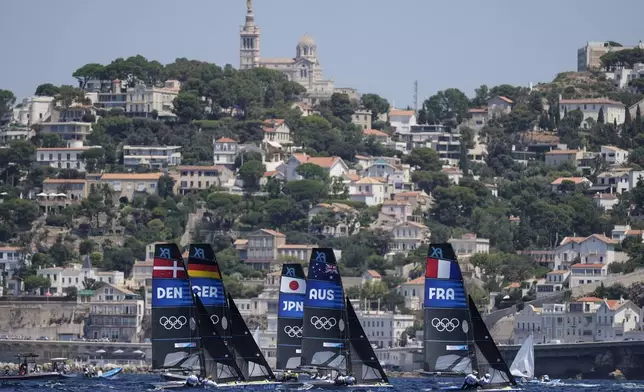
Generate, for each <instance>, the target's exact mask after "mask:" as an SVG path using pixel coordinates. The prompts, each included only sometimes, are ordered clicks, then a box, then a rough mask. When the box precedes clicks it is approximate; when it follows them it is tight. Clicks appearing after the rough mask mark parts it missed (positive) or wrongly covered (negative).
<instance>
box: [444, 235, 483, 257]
mask: <svg viewBox="0 0 644 392" xmlns="http://www.w3.org/2000/svg"><path fill="white" fill-rule="evenodd" d="M447 242H449V243H450V244H452V247H453V248H454V251H455V252H456V254H457V255H473V254H475V253H490V240H489V239H487V238H478V237H477V236H476V234H474V233H468V234H463V235H462V236H461V238H450V239H448V240H447Z"/></svg>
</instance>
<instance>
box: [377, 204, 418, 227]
mask: <svg viewBox="0 0 644 392" xmlns="http://www.w3.org/2000/svg"><path fill="white" fill-rule="evenodd" d="M380 213H381V214H385V215H389V216H391V217H393V218H394V219H396V220H398V221H401V222H405V221H407V220H408V219H409V217H410V216H412V215H413V214H414V209H413V207H412V205H411V203H410V202H409V201H407V200H385V202H384V203H382V207H380Z"/></svg>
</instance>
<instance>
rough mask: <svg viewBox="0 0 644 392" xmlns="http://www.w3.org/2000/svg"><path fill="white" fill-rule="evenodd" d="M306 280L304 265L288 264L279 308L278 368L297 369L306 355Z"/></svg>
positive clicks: (283, 267) (283, 277) (284, 272)
mask: <svg viewBox="0 0 644 392" xmlns="http://www.w3.org/2000/svg"><path fill="white" fill-rule="evenodd" d="M305 297H306V277H305V275H304V269H303V268H302V265H301V264H297V263H293V264H284V265H283V266H282V277H281V278H280V294H279V301H278V305H277V306H278V309H277V369H296V368H297V367H299V366H300V354H301V353H302V321H303V320H304V298H305Z"/></svg>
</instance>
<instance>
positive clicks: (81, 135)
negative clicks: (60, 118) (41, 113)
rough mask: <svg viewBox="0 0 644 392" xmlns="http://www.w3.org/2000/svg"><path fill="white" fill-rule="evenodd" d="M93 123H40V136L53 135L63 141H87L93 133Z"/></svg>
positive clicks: (38, 131)
mask: <svg viewBox="0 0 644 392" xmlns="http://www.w3.org/2000/svg"><path fill="white" fill-rule="evenodd" d="M92 125H93V124H92V123H88V122H76V121H70V122H46V123H40V124H39V126H38V128H37V133H38V134H43V133H52V134H54V135H58V137H60V138H61V139H63V140H80V141H85V139H86V138H87V136H89V135H90V134H91V133H92Z"/></svg>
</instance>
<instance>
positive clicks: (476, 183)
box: [0, 52, 644, 307]
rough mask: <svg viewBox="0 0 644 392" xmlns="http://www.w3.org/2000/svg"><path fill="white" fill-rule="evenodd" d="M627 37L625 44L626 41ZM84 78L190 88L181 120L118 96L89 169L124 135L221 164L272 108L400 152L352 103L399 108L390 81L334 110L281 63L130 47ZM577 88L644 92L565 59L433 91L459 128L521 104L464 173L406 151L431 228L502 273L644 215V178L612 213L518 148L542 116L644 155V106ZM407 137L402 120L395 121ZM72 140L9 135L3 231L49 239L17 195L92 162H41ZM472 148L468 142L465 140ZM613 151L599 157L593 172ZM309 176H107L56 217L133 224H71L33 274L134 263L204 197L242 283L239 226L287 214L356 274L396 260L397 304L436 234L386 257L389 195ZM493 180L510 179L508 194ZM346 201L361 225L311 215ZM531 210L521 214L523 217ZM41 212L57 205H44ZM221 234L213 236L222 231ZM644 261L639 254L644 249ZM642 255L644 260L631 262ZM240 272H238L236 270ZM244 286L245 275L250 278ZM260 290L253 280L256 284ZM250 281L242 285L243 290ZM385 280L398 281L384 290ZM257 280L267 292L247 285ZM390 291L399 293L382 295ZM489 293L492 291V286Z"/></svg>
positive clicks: (254, 136) (589, 141)
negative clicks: (154, 184) (498, 104)
mask: <svg viewBox="0 0 644 392" xmlns="http://www.w3.org/2000/svg"><path fill="white" fill-rule="evenodd" d="M620 53H621V52H620ZM73 76H74V77H76V78H77V79H78V82H79V86H80V87H83V86H84V85H85V84H86V83H87V82H88V81H90V80H94V79H97V80H100V81H101V86H102V88H108V87H109V83H110V81H111V80H112V79H114V78H119V79H122V80H126V81H127V82H128V83H129V84H130V85H134V84H137V83H146V84H148V85H161V84H162V83H163V81H164V80H166V79H177V80H179V81H180V82H181V83H182V89H181V92H180V94H179V96H178V97H177V99H176V100H175V102H174V103H175V113H176V115H177V116H178V121H176V122H163V121H160V120H157V119H154V118H148V119H141V118H129V117H126V116H125V115H124V113H122V112H121V111H119V110H113V111H111V112H105V111H100V112H99V119H98V121H97V123H96V124H95V125H94V131H93V134H92V135H91V136H90V138H89V144H92V145H100V146H102V147H103V149H91V150H89V151H87V152H86V153H85V156H84V159H85V161H86V163H87V165H88V167H89V168H90V171H101V170H105V171H122V170H124V169H123V167H122V165H121V159H122V158H121V156H120V154H121V152H120V150H121V147H122V146H123V145H125V144H161V145H181V146H183V149H182V153H183V161H184V163H185V164H211V163H212V147H211V146H212V140H213V139H214V138H219V137H222V136H226V137H232V138H234V139H236V140H238V141H240V142H243V143H258V142H259V141H261V139H262V137H263V133H262V129H261V121H262V120H265V119H271V118H283V119H286V121H287V122H288V124H289V126H290V129H291V133H292V136H293V138H294V141H295V145H300V146H303V147H304V150H305V152H307V153H309V154H311V155H313V156H332V155H337V156H340V157H342V158H343V159H344V160H345V162H346V163H347V164H348V165H350V166H352V167H353V163H352V161H353V157H354V155H355V154H364V155H388V156H393V155H400V153H399V152H396V151H391V150H387V149H384V148H383V147H382V146H381V145H380V144H378V143H376V142H375V141H374V139H373V138H364V137H363V135H362V132H361V130H360V129H359V128H358V127H357V126H355V125H353V124H352V123H351V121H350V120H351V114H352V113H353V112H354V111H355V110H356V109H357V108H358V107H360V106H362V107H366V108H368V109H370V110H372V111H373V112H374V113H386V112H387V111H388V109H389V103H388V102H387V101H386V100H385V99H383V98H381V97H379V96H378V95H377V94H364V95H363V96H362V99H361V102H354V101H351V100H350V99H349V97H348V96H347V95H344V94H334V95H333V96H332V97H331V99H330V100H329V101H326V102H323V103H322V104H320V105H318V107H316V110H318V111H319V112H320V115H319V116H309V117H302V116H301V112H300V111H299V109H297V108H294V107H293V103H294V102H296V101H297V100H298V99H299V98H300V97H301V96H302V94H303V92H304V91H303V89H302V88H301V86H299V85H297V84H294V83H292V82H289V81H288V80H286V78H285V77H284V76H283V75H281V74H280V73H278V72H276V71H272V70H268V69H252V70H242V71H239V70H235V69H233V68H232V67H231V66H225V67H219V66H217V65H215V64H210V63H206V62H201V61H195V60H187V59H177V60H176V61H175V62H174V63H171V64H168V65H165V66H163V65H161V64H160V63H158V62H156V61H148V60H147V59H145V58H143V57H142V56H134V57H130V58H128V59H116V60H114V61H113V62H112V63H110V64H107V65H101V64H87V65H84V66H83V67H81V68H79V69H78V70H76V71H75V72H74V74H73ZM37 93H38V94H42V95H53V96H55V97H57V100H58V101H59V102H61V103H64V104H70V103H71V102H73V100H74V98H73V97H78V96H79V90H78V89H77V88H75V87H71V86H54V85H52V84H49V83H48V84H43V85H41V86H39V87H38V91H37ZM560 94H561V95H562V96H563V97H564V98H576V97H580V96H581V97H588V96H592V97H598V96H606V97H610V98H612V99H617V100H620V101H622V102H624V103H626V104H632V103H634V102H637V101H638V100H639V99H640V98H641V96H640V95H637V94H631V93H628V92H621V91H617V90H615V89H614V88H613V87H612V85H611V84H610V83H606V82H605V81H604V80H603V79H602V78H601V77H600V76H598V75H596V74H591V73H585V74H561V75H558V76H557V78H555V80H554V81H553V82H551V83H547V84H541V85H539V86H537V87H536V88H535V89H534V90H533V91H530V90H529V89H526V88H523V87H515V86H510V85H500V86H495V87H491V88H488V87H487V86H485V85H483V86H481V87H480V88H479V89H477V90H476V94H475V96H474V97H472V98H469V97H467V96H466V95H465V94H464V93H463V92H461V91H460V90H458V89H454V88H452V89H447V90H445V91H441V92H438V93H437V94H436V95H434V96H432V97H430V98H428V99H427V100H426V101H425V102H423V105H422V108H421V110H420V112H419V113H418V118H419V121H420V122H423V123H443V124H445V125H447V126H448V127H450V128H451V129H454V128H456V126H457V124H459V123H460V122H461V121H462V120H464V119H466V118H467V117H468V116H469V114H468V109H470V108H473V107H481V106H485V105H486V102H487V100H488V99H489V98H491V97H495V96H499V95H502V96H505V97H508V98H510V99H511V100H513V101H514V106H513V111H512V113H511V114H510V115H507V116H501V117H498V118H495V119H493V120H492V121H491V122H490V123H489V124H488V126H486V127H485V128H484V129H483V130H482V131H481V135H480V136H481V141H483V142H485V143H486V145H487V149H488V154H487V156H486V157H485V164H481V163H476V162H470V161H469V160H468V159H467V158H466V157H464V158H463V159H462V160H461V162H460V166H461V169H463V172H464V178H463V179H461V181H460V183H459V184H458V185H455V184H451V183H450V182H449V181H448V178H447V175H446V174H445V173H443V172H442V171H441V163H440V161H439V159H438V156H437V154H436V153H435V152H434V151H433V150H431V149H428V148H420V149H416V150H413V151H412V152H411V153H410V154H409V155H406V156H404V157H403V161H404V162H405V163H408V164H410V165H411V166H412V167H413V168H414V170H415V171H414V172H413V177H412V180H413V182H415V183H416V185H417V186H418V187H419V188H421V189H423V190H425V191H426V192H430V193H431V194H432V196H433V198H434V200H435V203H434V205H433V207H432V209H431V210H430V211H428V212H426V213H423V212H421V211H417V212H416V213H417V214H419V215H421V216H422V218H423V220H424V223H425V224H426V225H427V226H428V227H429V228H430V230H431V233H432V234H431V235H432V241H437V242H438V241H445V240H447V239H449V238H450V237H457V236H460V235H461V234H464V233H467V232H474V233H476V234H477V235H479V236H480V237H484V238H489V239H490V243H491V246H492V248H493V253H491V254H490V255H487V256H477V257H475V258H473V262H474V263H475V264H476V265H477V266H480V267H482V268H483V269H485V270H486V271H487V272H488V275H489V274H492V275H496V274H500V275H503V276H504V278H505V281H506V282H507V281H517V280H521V279H527V278H532V277H535V276H542V275H543V273H544V272H545V271H543V270H540V269H537V268H536V267H535V264H534V263H533V262H531V261H530V260H529V259H527V258H525V257H523V256H518V255H517V254H516V252H517V251H520V250H528V249H539V248H550V247H553V246H555V245H556V244H557V242H558V241H560V240H561V239H562V238H563V237H565V236H568V235H573V234H574V235H577V236H587V235H590V234H593V233H609V232H610V230H611V229H612V227H613V225H614V224H625V223H631V224H632V225H634V226H635V227H638V225H639V222H637V221H635V220H632V218H630V216H629V205H631V204H632V205H633V206H635V207H634V208H636V209H644V184H643V185H641V186H638V187H637V188H636V189H635V190H633V191H632V192H630V193H627V194H623V195H621V196H620V202H619V204H618V205H617V206H616V207H615V209H614V210H613V211H612V212H611V213H608V214H607V213H604V212H603V211H602V210H601V209H599V208H598V207H597V206H596V205H595V204H594V203H593V202H592V200H591V199H590V198H588V197H587V196H586V195H584V194H583V193H581V192H580V190H579V189H577V188H574V187H572V188H570V189H567V191H566V192H563V193H553V192H552V190H551V187H550V182H552V181H553V180H554V179H555V178H557V177H562V176H572V175H574V174H575V168H573V167H566V166H564V167H559V168H551V167H546V166H545V165H544V164H543V163H540V162H537V161H535V162H530V163H529V164H528V165H527V166H522V165H521V164H519V163H517V162H516V161H515V160H514V159H513V158H512V146H513V145H514V146H516V147H517V148H518V149H519V150H520V149H521V148H522V147H524V146H525V145H526V143H527V142H526V140H525V137H524V135H525V131H529V130H532V129H535V128H536V129H541V130H547V131H551V132H553V134H555V135H557V136H559V137H560V138H561V140H562V142H565V143H567V144H568V145H569V147H571V148H575V147H586V148H587V149H588V150H597V149H598V147H599V146H600V145H603V144H615V145H618V146H621V147H624V148H630V149H632V154H631V160H632V164H633V165H644V137H642V132H641V130H642V129H644V122H643V121H642V118H641V115H640V111H639V110H638V111H637V116H635V118H630V116H629V117H628V118H627V121H626V123H625V124H624V125H623V126H617V125H615V124H605V123H603V122H602V121H598V122H597V123H592V124H591V127H590V129H585V130H582V129H581V128H580V124H581V121H582V120H583V119H582V118H581V112H579V111H576V110H572V111H570V112H568V113H560V112H559V109H558V108H559V105H558V104H557V102H558V96H559V95H560ZM14 101H15V98H13V94H11V93H10V92H7V91H4V90H3V91H0V114H1V112H2V111H3V110H4V111H6V110H8V109H9V108H10V107H11V106H12V104H13V103H14ZM374 127H377V128H379V129H382V130H384V131H386V132H390V130H389V127H388V124H386V123H381V122H374ZM461 132H462V133H463V135H464V143H466V144H468V146H471V144H473V142H474V139H473V133H472V131H471V130H469V129H467V128H464V127H463V128H461ZM394 140H395V136H394ZM61 143H62V141H60V140H57V139H56V138H55V137H50V136H48V137H43V138H37V139H35V140H33V142H32V143H29V142H13V143H12V145H11V148H10V149H4V150H0V170H1V171H2V172H1V173H0V178H3V179H4V180H5V186H4V187H3V188H2V190H3V191H5V192H7V196H5V200H4V203H3V204H1V205H0V218H1V220H0V240H2V241H5V242H10V241H13V242H16V243H18V244H21V245H23V246H26V245H28V244H32V243H38V242H39V241H38V240H39V239H41V238H42V237H43V235H44V234H43V233H44V232H43V231H42V230H41V231H38V232H36V231H35V230H34V231H31V232H30V231H29V228H30V227H31V226H32V224H33V223H34V221H35V220H36V219H38V217H39V213H38V208H37V206H36V205H35V204H34V203H33V202H31V201H26V200H21V199H19V198H18V196H19V194H20V192H27V191H29V190H34V189H37V188H38V187H40V186H41V184H42V181H43V179H44V178H46V177H48V176H58V177H60V178H77V177H80V176H81V174H80V173H78V172H75V171H74V170H54V169H49V168H39V167H35V166H34V165H33V162H32V160H31V159H30V157H32V156H33V153H34V149H35V146H36V145H38V146H57V145H61ZM464 155H465V154H464ZM244 158H245V159H244V160H243V162H244V164H243V165H241V160H240V162H239V164H238V169H239V171H238V173H239V175H240V177H241V178H243V179H244V184H245V186H246V188H247V190H248V191H255V190H258V189H259V188H260V185H259V180H260V178H261V177H262V176H263V173H264V171H265V168H264V166H263V165H262V163H261V159H259V157H258V156H257V155H255V154H247V155H246V156H245V157H244ZM605 168H606V165H605V163H604V162H603V161H601V160H598V161H597V162H596V167H595V168H594V170H593V173H592V175H591V179H592V177H593V176H596V175H597V174H598V173H599V172H600V171H601V170H604V169H605ZM298 171H299V173H300V174H301V175H302V176H303V177H304V179H302V180H300V181H291V182H288V183H286V184H282V183H280V182H279V181H276V180H273V179H270V180H269V181H268V183H267V184H266V185H265V186H263V188H262V189H261V190H263V191H265V192H266V195H265V196H250V195H248V194H247V195H246V196H237V195H232V194H227V193H222V192H219V191H218V190H217V189H214V188H213V189H211V190H208V191H204V192H201V193H195V194H190V195H187V196H180V195H174V194H172V191H171V189H172V185H173V180H172V179H171V178H170V177H168V176H164V177H162V178H161V180H160V184H159V195H152V196H147V197H137V198H135V199H134V200H132V201H131V202H130V203H128V204H118V203H116V204H115V203H114V202H113V200H112V198H111V197H109V193H108V192H107V191H106V190H105V189H95V190H93V191H92V193H91V195H90V197H89V198H88V199H87V200H84V201H83V203H81V204H80V205H78V206H72V207H67V208H66V209H65V210H64V211H63V213H62V214H60V215H50V216H48V217H47V219H46V220H47V224H49V225H51V226H59V227H67V228H76V227H78V223H79V218H82V219H84V221H85V222H91V223H92V225H93V229H95V230H96V229H99V228H104V229H107V230H109V229H112V230H115V229H119V230H122V232H123V233H125V235H124V236H116V237H100V238H101V239H100V241H99V240H98V239H96V238H98V237H96V238H95V237H93V236H92V235H91V234H90V235H89V237H88V238H85V239H83V240H82V241H80V242H78V241H76V238H75V236H74V235H67V236H64V237H63V238H60V239H59V240H58V241H57V242H56V243H55V244H53V245H51V246H42V247H41V248H40V249H39V251H40V252H42V253H40V254H39V256H38V257H37V258H36V259H35V260H34V263H33V267H32V269H29V270H25V271H23V272H22V274H23V276H29V275H30V274H33V268H37V267H39V266H50V265H65V264H67V263H69V262H72V261H76V260H79V259H80V256H81V255H85V254H89V255H91V257H92V260H93V261H94V262H95V265H97V266H100V267H105V268H116V269H119V270H123V271H125V272H129V271H130V270H131V268H132V263H133V261H134V259H142V258H144V257H145V249H144V246H145V244H147V243H150V242H153V241H177V240H178V238H179V237H180V236H181V234H182V233H183V231H184V229H185V225H186V221H187V217H188V214H189V213H190V212H194V211H196V210H197V209H198V208H199V207H201V206H205V207H206V208H207V209H208V212H209V219H208V220H207V221H204V222H202V224H201V225H200V226H199V232H198V235H197V237H198V238H197V239H200V240H201V239H206V240H209V241H212V242H213V243H214V245H215V247H216V250H217V252H218V258H219V260H220V262H221V263H222V266H223V268H224V269H225V271H227V272H230V274H231V275H233V274H234V275H235V278H229V279H231V281H230V285H231V287H237V286H236V285H237V284H238V283H239V279H240V277H252V276H261V273H258V272H256V271H252V270H251V269H250V268H249V267H247V266H246V265H244V264H242V263H240V262H239V258H238V255H237V252H236V250H235V249H234V247H233V246H232V243H233V237H232V235H233V233H242V234H243V233H247V232H250V231H253V230H257V229H260V228H270V229H276V230H279V231H281V232H283V233H284V234H286V235H287V238H288V242H289V243H313V244H317V245H319V246H330V247H334V248H337V249H341V250H342V251H343V256H342V268H343V270H344V272H343V273H344V274H345V275H358V274H360V273H362V272H363V271H364V270H366V269H375V270H377V271H379V272H380V273H381V274H383V275H384V276H385V280H384V283H382V284H381V285H374V286H373V287H371V286H370V287H366V288H363V289H362V292H361V293H357V294H356V295H361V296H363V297H365V298H383V302H384V304H383V305H384V306H389V307H393V306H396V305H398V306H400V305H401V298H400V297H399V296H397V295H395V294H393V293H392V291H391V289H393V288H394V287H395V286H396V285H398V284H399V283H400V282H401V279H397V278H393V277H391V273H390V274H389V275H387V271H391V270H393V269H395V267H397V266H401V265H404V264H407V263H415V264H416V265H417V268H416V269H414V271H412V274H411V276H410V277H415V276H419V274H420V272H419V271H420V270H421V269H422V261H423V259H424V257H425V252H426V248H425V247H421V248H420V249H417V250H416V251H414V252H412V253H410V254H409V255H408V256H407V257H403V256H400V255H397V256H395V257H393V259H392V260H390V259H388V258H386V257H385V255H386V254H387V253H388V252H389V251H390V243H391V233H386V232H381V231H377V230H376V231H371V230H367V229H366V228H367V227H368V226H369V225H370V224H371V223H372V222H373V221H374V220H375V218H376V217H377V213H378V210H379V209H378V208H377V207H367V206H365V205H363V204H361V203H357V202H352V201H349V200H347V189H346V187H345V186H344V185H343V184H342V183H341V182H339V181H337V180H332V179H329V178H328V176H327V175H326V173H325V172H324V171H322V170H319V168H318V167H316V166H314V165H302V166H301V167H300V168H299V169H298ZM486 184H496V185H497V186H498V196H494V195H493V194H492V192H491V191H490V188H489V187H487V186H486ZM334 201H335V202H342V203H346V204H349V205H351V206H353V207H354V208H355V209H356V210H357V213H356V220H357V221H358V222H360V224H361V227H362V230H360V232H359V233H358V234H356V235H352V236H350V237H346V238H333V237H327V236H325V235H323V234H322V228H323V227H324V226H325V225H329V224H333V223H334V220H335V219H334V217H333V216H332V215H331V214H321V215H319V216H318V217H316V218H315V219H313V220H311V221H309V218H308V211H309V209H310V208H311V207H312V206H313V205H315V204H317V203H320V202H334ZM510 216H515V217H519V218H520V219H519V221H512V222H511V221H510V220H509V217H510ZM41 220H42V218H41ZM213 235H214V237H213ZM634 263H637V261H635V262H634ZM628 268H634V267H633V265H631V266H630V267H628ZM235 280H236V281H235ZM503 283H504V282H499V281H496V280H493V281H488V282H485V284H486V286H485V287H486V289H488V290H496V289H498V286H499V285H501V284H503ZM239 287H241V285H239ZM244 290H245V289H244ZM241 291H242V289H241V288H240V289H239V292H238V294H240V295H244V293H241ZM385 293H388V294H386V295H384V294H385ZM246 294H247V295H251V294H252V293H246ZM383 295H384V296H383ZM484 295H485V294H484V293H482V294H481V296H484Z"/></svg>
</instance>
